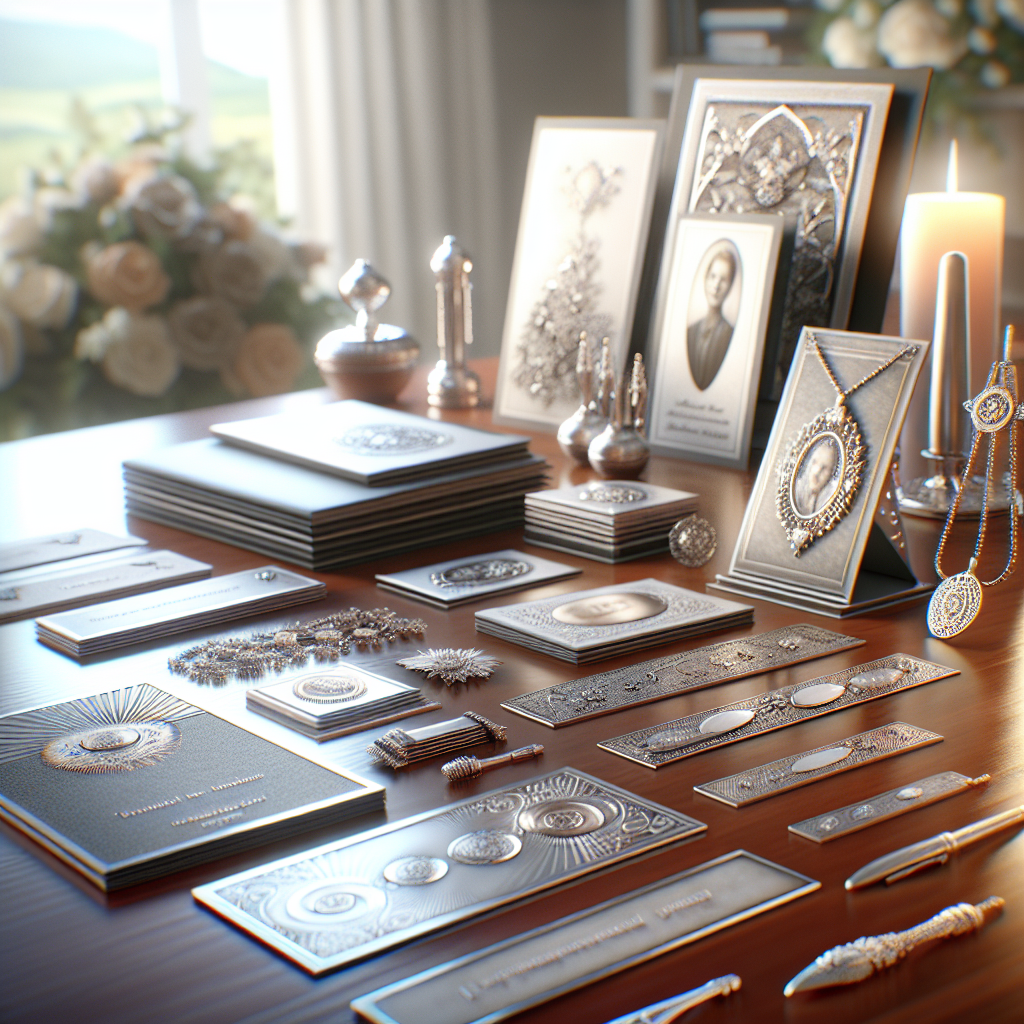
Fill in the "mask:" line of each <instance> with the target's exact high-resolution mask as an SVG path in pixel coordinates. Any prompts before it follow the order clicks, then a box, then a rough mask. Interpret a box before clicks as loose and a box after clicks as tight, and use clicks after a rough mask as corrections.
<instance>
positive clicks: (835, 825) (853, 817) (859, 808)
mask: <svg viewBox="0 0 1024 1024" xmlns="http://www.w3.org/2000/svg"><path fill="white" fill-rule="evenodd" d="M988 781H989V776H987V775H981V776H979V777H978V778H976V779H972V778H969V777H968V776H966V775H961V774H960V773H959V772H940V773H939V774H938V775H929V776H928V778H926V779H921V780H920V781H918V782H912V783H911V784H910V785H909V786H901V787H900V788H898V789H890V790H889V791H888V792H886V793H879V794H878V795H877V796H873V797H869V798H868V799H867V800H861V801H859V802H858V803H855V804H848V805H847V806H846V807H840V808H839V810H837V811H826V813H824V814H819V815H817V817H814V818H807V819H806V820H805V821H798V822H797V823H796V824H795V825H790V826H789V831H790V832H794V833H796V835H798V836H803V837H804V839H810V840H813V841H814V842H815V843H827V842H828V841H829V840H831V839H838V838H839V837H840V836H846V835H849V834H850V833H851V832H857V831H858V830H859V829H862V828H867V827H868V825H874V824H875V823H876V822H879V821H888V820H889V819H890V818H895V817H896V816H897V815H900V814H903V813H905V812H906V811H912V810H913V809H914V808H915V807H926V806H927V805H928V804H933V803H935V802H936V801H938V800H945V799H946V797H948V796H955V795H956V794H957V793H966V792H967V790H968V789H972V788H974V787H976V786H983V785H985V783H987V782H988Z"/></svg>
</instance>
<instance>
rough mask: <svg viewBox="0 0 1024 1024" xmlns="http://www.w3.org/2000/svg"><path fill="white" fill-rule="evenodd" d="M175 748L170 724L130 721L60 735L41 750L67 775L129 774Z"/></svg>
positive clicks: (46, 759)
mask: <svg viewBox="0 0 1024 1024" xmlns="http://www.w3.org/2000/svg"><path fill="white" fill-rule="evenodd" d="M179 746H181V733H180V732H179V731H178V728H177V726H175V725H172V724H171V723H170V722H132V723H131V724H111V725H101V726H97V727H95V728H92V729H83V730H82V731H81V732H74V733H71V734H69V735H65V736H61V737H60V738H58V739H55V740H51V741H50V742H49V743H47V744H46V746H45V747H43V750H42V758H43V762H44V763H45V764H48V765H49V766H50V767H51V768H61V769H63V770H65V771H70V772H89V773H100V772H131V771H134V770H135V769H136V768H143V767H146V766H147V765H152V764H157V763H159V762H160V761H162V760H164V758H166V757H167V756H168V755H170V754H171V753H173V751H175V750H177V749H178V747H179Z"/></svg>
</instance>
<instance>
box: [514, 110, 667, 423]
mask: <svg viewBox="0 0 1024 1024" xmlns="http://www.w3.org/2000/svg"><path fill="white" fill-rule="evenodd" d="M662 135H663V123H662V122H661V121H637V120H633V119H626V118H621V119H619V118H611V119H580V118H574V119H564V120H563V119H556V118H538V119H537V122H536V125H535V127H534V133H533V144H532V147H531V150H530V164H529V168H528V170H527V175H526V187H525V191H524V193H523V206H522V213H521V215H520V221H519V235H518V238H517V241H516V254H515V261H514V263H513V267H512V282H511V285H510V287H509V298H508V307H507V309H506V314H505V330H504V335H503V337H502V345H501V367H500V369H499V372H498V387H497V394H496V396H495V401H494V411H495V417H494V418H495V421H496V422H500V423H507V424H520V425H522V426H526V427H532V428H536V427H538V426H540V427H544V426H549V427H553V426H556V425H557V424H558V423H560V422H561V421H562V420H564V419H565V418H566V417H567V416H568V415H569V414H570V413H571V412H572V411H573V409H575V408H576V406H577V405H578V404H579V394H578V388H577V384H576V357H577V352H578V348H579V340H580V334H581V332H585V333H586V335H587V338H588V339H589V340H590V342H591V344H592V345H593V346H594V351H595V354H596V353H598V352H599V351H600V344H601V339H602V338H604V337H608V338H610V339H611V344H612V351H613V354H614V357H615V359H614V362H615V364H616V368H617V370H618V371H621V369H622V366H623V365H624V363H625V359H626V355H627V350H628V347H629V336H630V330H631V327H632V323H633V313H634V310H635V307H636V296H637V289H638V288H639V283H640V271H641V268H642V264H643V253H644V247H645V245H646V242H647V233H648V229H649V226H650V215H651V206H652V203H653V201H654V187H655V177H656V171H657V167H658V164H659V159H660V156H661V145H662ZM595 362H596V360H595Z"/></svg>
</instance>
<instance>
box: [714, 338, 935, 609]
mask: <svg viewBox="0 0 1024 1024" xmlns="http://www.w3.org/2000/svg"><path fill="white" fill-rule="evenodd" d="M927 350H928V342H925V341H915V342H912V343H909V344H908V343H907V342H906V341H904V340H903V339H902V338H890V337H883V336H879V335H871V334H855V333H851V332H848V331H833V330H819V329H816V328H815V329H810V328H806V327H805V328H804V330H803V333H802V334H801V336H800V343H799V345H798V346H797V353H796V356H795V357H794V359H793V364H792V367H791V369H790V372H789V377H788V379H787V381H786V388H785V391H784V392H783V395H782V400H781V402H780V405H779V413H778V416H777V417H776V419H775V425H774V427H773V428H772V433H771V437H770V438H769V441H768V449H767V451H766V453H765V457H764V459H763V460H762V462H761V468H760V471H759V472H758V475H757V480H756V482H755V484H754V489H753V491H752V493H751V496H750V500H749V502H748V503H747V510H746V513H745V514H744V517H743V523H742V525H741V527H740V534H739V538H738V539H737V541H736V548H735V550H734V552H733V556H732V562H731V564H730V566H729V571H728V573H726V574H725V575H718V576H717V577H716V582H714V583H711V584H709V587H710V588H712V589H715V590H724V591H727V592H729V593H733V594H742V595H744V596H746V597H757V598H761V599H763V600H767V601H773V602H775V603H776V604H783V605H787V606H789V607H791V608H799V609H802V610H804V611H812V612H817V613H819V614H822V615H830V616H832V617H833V618H842V617H845V616H847V615H857V614H860V613H862V612H865V611H868V610H869V609H875V608H879V607H883V606H886V605H892V604H898V603H902V602H905V601H911V600H916V599H919V598H921V597H922V596H924V595H926V594H928V593H929V592H930V591H931V590H933V589H934V584H929V583H921V582H920V581H919V580H918V579H917V578H916V577H915V576H914V574H913V572H912V571H911V569H910V564H909V561H908V559H907V556H906V553H905V550H904V544H903V529H902V524H901V522H900V518H899V511H898V508H897V505H896V488H895V481H894V477H893V472H892V463H893V457H894V453H895V448H896V442H897V439H898V438H899V432H900V428H901V426H902V424H903V419H904V417H905V416H906V412H907V406H908V404H909V402H910V396H911V394H912V392H913V389H914V384H915V382H916V381H917V378H918V376H919V374H920V372H921V367H922V365H923V362H924V359H925V356H926V354H927Z"/></svg>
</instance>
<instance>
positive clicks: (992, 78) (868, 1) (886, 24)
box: [810, 0, 1024, 121]
mask: <svg viewBox="0 0 1024 1024" xmlns="http://www.w3.org/2000/svg"><path fill="white" fill-rule="evenodd" d="M817 6H818V7H819V8H820V13H819V15H818V17H817V19H816V20H815V21H814V23H813V24H812V26H811V29H810V43H811V45H812V48H813V49H814V50H816V51H819V52H820V53H821V54H822V55H823V56H824V57H825V58H826V59H827V60H828V61H829V63H830V64H832V66H833V67H837V68H871V67H883V66H885V65H886V64H888V65H889V66H890V67H894V68H917V67H930V68H934V70H935V77H934V79H933V81H932V91H931V94H930V97H929V105H928V108H929V115H930V117H931V118H932V120H933V121H942V120H946V119H948V118H949V117H950V116H951V115H953V116H956V115H963V114H966V113H969V112H970V111H971V110H972V106H973V105H974V104H975V103H976V100H977V98H978V96H979V94H982V93H984V91H985V90H990V89H1000V88H1002V87H1003V86H1006V85H1009V84H1010V83H1012V82H1024V0H966V2H965V0H895V2H893V0H817Z"/></svg>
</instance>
